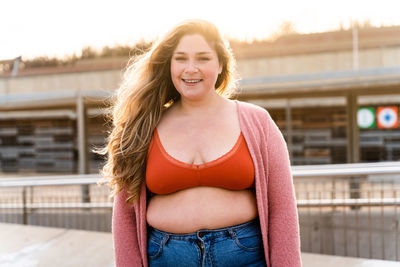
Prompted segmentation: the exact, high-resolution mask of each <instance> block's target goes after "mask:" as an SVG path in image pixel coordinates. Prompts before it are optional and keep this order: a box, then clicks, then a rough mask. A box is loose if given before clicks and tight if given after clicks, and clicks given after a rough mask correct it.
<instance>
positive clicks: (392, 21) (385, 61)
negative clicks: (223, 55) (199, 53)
mask: <svg viewBox="0 0 400 267" xmlns="http://www.w3.org/2000/svg"><path fill="white" fill-rule="evenodd" d="M399 6H400V3H398V1H396V0H381V1H379V2H377V1H370V0H367V1H358V0H354V1H344V0H337V1H316V0H306V1H289V0H282V1H255V0H249V1H245V2H243V1H210V0H203V1H201V2H198V3H188V2H187V1H178V0H174V1H141V2H139V1H124V0H115V1H112V2H111V1H75V0H71V1H45V0H38V1H23V0H16V1H7V2H3V3H1V11H0V13H1V14H0V226H1V227H3V228H4V232H6V231H8V233H9V235H8V236H9V237H11V236H15V235H14V234H15V232H20V233H22V232H21V231H22V230H21V229H20V228H15V225H17V224H24V225H39V226H47V227H58V228H59V229H80V230H85V231H95V232H97V233H99V234H100V232H104V234H106V233H107V234H106V237H105V239H104V240H105V241H104V244H105V245H104V248H103V249H104V250H105V251H106V252H105V254H107V253H108V254H107V255H111V254H112V251H111V240H110V239H109V232H110V231H111V223H110V216H111V212H112V199H110V198H108V193H109V190H108V189H107V187H106V186H98V185H96V181H97V180H98V179H99V178H100V176H99V174H98V173H99V170H100V168H101V167H102V165H103V163H104V159H103V158H102V157H100V156H99V155H97V154H95V153H93V152H92V150H93V149H94V148H95V147H101V146H102V145H104V144H105V137H106V135H107V131H108V130H109V129H110V128H109V127H110V122H109V121H108V120H107V118H106V113H105V109H106V108H107V107H108V106H109V105H110V97H111V96H112V95H113V93H114V92H115V90H116V89H117V88H118V85H119V83H120V81H121V77H122V74H123V70H124V68H125V66H126V63H127V61H128V59H129V58H130V57H135V56H136V55H139V54H141V53H143V52H144V51H146V50H147V49H148V48H149V47H150V46H151V44H152V42H154V40H156V38H157V36H159V35H160V34H162V33H163V32H165V31H166V30H168V29H169V28H171V27H172V26H173V25H175V24H176V23H178V22H180V21H182V20H184V19H188V18H203V19H206V20H209V21H211V22H213V23H215V24H216V25H217V27H218V28H219V29H220V31H221V32H222V33H223V35H224V36H225V37H226V38H227V39H228V40H229V41H230V45H231V48H232V50H233V54H234V56H235V58H236V60H237V70H238V72H239V75H240V77H241V80H240V82H239V84H240V90H239V91H238V94H237V96H236V98H237V99H239V100H242V101H247V102H252V103H255V104H257V105H260V106H262V107H264V108H266V109H267V110H268V111H269V112H270V114H271V116H272V117H273V119H274V120H275V122H276V123H277V124H278V126H279V128H280V129H281V131H282V133H283V134H284V137H285V139H286V141H287V144H288V149H289V152H290V157H291V162H292V165H293V176H294V183H295V189H296V197H297V201H298V208H299V218H300V229H301V245H302V251H303V252H304V253H314V254H315V255H316V254H321V255H322V254H324V255H336V256H346V257H349V256H350V257H357V258H371V259H379V260H390V261H399V260H400V248H399V244H400V243H399V242H400V240H399V230H400V228H399V227H400V226H399V220H400V216H399V214H398V212H397V208H398V205H399V203H400V199H399V197H398V195H399V192H400V186H399V181H400V126H399V107H400V16H398V14H397V12H396V11H397V10H398V9H399ZM1 227H0V228H1ZM7 227H12V228H7ZM24 229H26V228H24ZM35 229H36V228H35ZM49 229H50V228H49ZM51 229H53V228H51ZM13 231H14V232H13ZM35 231H39V230H35ZM40 231H42V230H40ZM71 231H73V230H71ZM69 233H70V234H71V235H73V233H75V232H69ZM93 233H94V232H91V234H93ZM59 234H60V233H58V232H54V235H55V236H58V235H59ZM87 234H88V233H87ZM23 237H24V238H25V242H22V241H21V242H20V243H18V242H14V243H15V246H14V248H12V249H10V248H7V249H6V248H5V247H4V248H3V247H1V245H0V265H1V264H2V263H3V264H4V265H5V266H20V265H18V264H22V265H21V266H50V265H46V264H43V262H47V261H46V260H44V258H43V259H41V260H37V261H35V260H36V259H35V260H34V259H30V260H31V261H28V262H25V263H21V262H19V261H17V260H16V258H18V257H17V256H15V255H20V256H21V255H22V254H18V253H17V252H18V251H21V250H23V249H24V248H25V249H26V248H27V246H28V245H27V243H26V236H25V235H23ZM0 238H1V239H3V240H4V238H7V235H5V236H3V237H1V236H0ZM92 238H94V237H92ZM96 238H97V237H96ZM99 238H100V237H99ZM22 239H23V238H22ZM100 239H101V238H100ZM3 240H2V241H3ZM50 240H52V239H50ZM68 240H70V241H69V242H70V244H76V243H74V242H77V243H80V242H81V241H82V237H81V238H77V239H68ZM71 240H75V241H71ZM29 242H31V243H29ZM29 242H28V243H29V245H32V246H33V245H34V244H35V242H36V241H35V239H31V240H29ZM37 242H39V241H37ZM66 242H67V241H66ZM71 242H72V243H71ZM0 243H3V242H0ZM67 243H68V242H67ZM108 243H109V245H107V244H108ZM73 246H75V245H71V247H70V249H72V247H73ZM37 249H38V248H36V250H35V249H34V250H32V251H36V252H37V251H38V250H37ZM43 251H44V252H43V253H45V250H43ZM71 251H72V250H71ZM110 251H111V254H110ZM81 252H82V250H81ZM10 253H11V254H12V253H14V254H13V255H14V256H15V257H14V258H12V257H11V258H10V255H11V254H10ZM15 253H17V254H15ZM36 254H37V253H36ZM47 254H48V253H47ZM43 255H44V254H43ZM304 255H311V254H304ZM43 257H44V256H43ZM305 258H307V256H305ZM25 259H26V257H25ZM307 259H309V258H307ZM315 259H316V258H314V261H315ZM54 260H55V259H52V263H54ZM93 260H94V259H93ZM99 260H103V261H104V259H100V258H99ZM107 260H108V261H110V262H111V263H110V264H112V255H111V256H110V257H109V258H107ZM48 261H49V262H50V260H48ZM311 261H312V260H310V262H311ZM325 262H326V260H325ZM6 264H9V265H6ZM35 264H39V265H35ZM40 264H42V265H40ZM76 264H77V265H69V266H109V265H107V264H105V263H104V264H101V265H98V264H97V263H96V262H95V261H93V262H83V260H82V261H81V262H78V263H76ZM379 264H382V262H380V263H379ZM325 265H326V264H325ZM66 266H67V265H66ZM305 266H307V265H305ZM308 266H311V265H308ZM315 266H316V265H315ZM348 266H350V265H348ZM352 266H356V265H352ZM380 266H383V265H380Z"/></svg>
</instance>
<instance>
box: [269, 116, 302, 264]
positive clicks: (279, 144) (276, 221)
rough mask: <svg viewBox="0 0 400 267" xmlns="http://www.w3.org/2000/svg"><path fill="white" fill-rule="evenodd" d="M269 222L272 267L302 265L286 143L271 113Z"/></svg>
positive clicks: (295, 206)
mask: <svg viewBox="0 0 400 267" xmlns="http://www.w3.org/2000/svg"><path fill="white" fill-rule="evenodd" d="M268 117H269V118H268V120H269V125H268V134H267V136H268V138H267V149H268V152H267V153H268V167H267V168H268V169H267V173H268V194H267V196H268V220H269V224H268V227H269V230H268V233H269V250H270V261H271V266H272V267H281V266H282V267H298V266H301V253H300V236H299V222H298V214H297V205H296V199H295V194H294V186H293V178H292V174H291V167H290V160H289V153H288V149H287V146H286V142H285V140H284V138H283V136H282V134H281V132H280V130H279V128H278V127H277V126H276V124H275V123H274V121H273V120H272V118H271V117H270V116H269V114H268Z"/></svg>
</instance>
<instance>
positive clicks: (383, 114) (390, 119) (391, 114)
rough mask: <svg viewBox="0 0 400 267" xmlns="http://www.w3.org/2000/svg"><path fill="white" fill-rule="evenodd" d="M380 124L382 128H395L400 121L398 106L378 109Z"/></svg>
mask: <svg viewBox="0 0 400 267" xmlns="http://www.w3.org/2000/svg"><path fill="white" fill-rule="evenodd" d="M377 117H378V125H379V127H381V128H395V127H397V125H398V123H399V117H398V115H397V108H394V107H381V108H379V109H378V115H377Z"/></svg>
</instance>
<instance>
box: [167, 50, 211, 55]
mask: <svg viewBox="0 0 400 267" xmlns="http://www.w3.org/2000/svg"><path fill="white" fill-rule="evenodd" d="M174 54H178V55H186V54H187V53H185V52H180V51H178V52H175V53H174ZM207 54H212V52H198V53H196V55H207Z"/></svg>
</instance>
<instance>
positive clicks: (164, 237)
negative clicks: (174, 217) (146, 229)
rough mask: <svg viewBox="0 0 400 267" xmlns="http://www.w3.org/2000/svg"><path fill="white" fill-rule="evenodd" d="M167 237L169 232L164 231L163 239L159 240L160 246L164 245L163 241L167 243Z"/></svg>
mask: <svg viewBox="0 0 400 267" xmlns="http://www.w3.org/2000/svg"><path fill="white" fill-rule="evenodd" d="M168 239H169V234H166V233H165V234H164V236H163V239H162V241H161V246H164V245H165V243H167V241H168Z"/></svg>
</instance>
